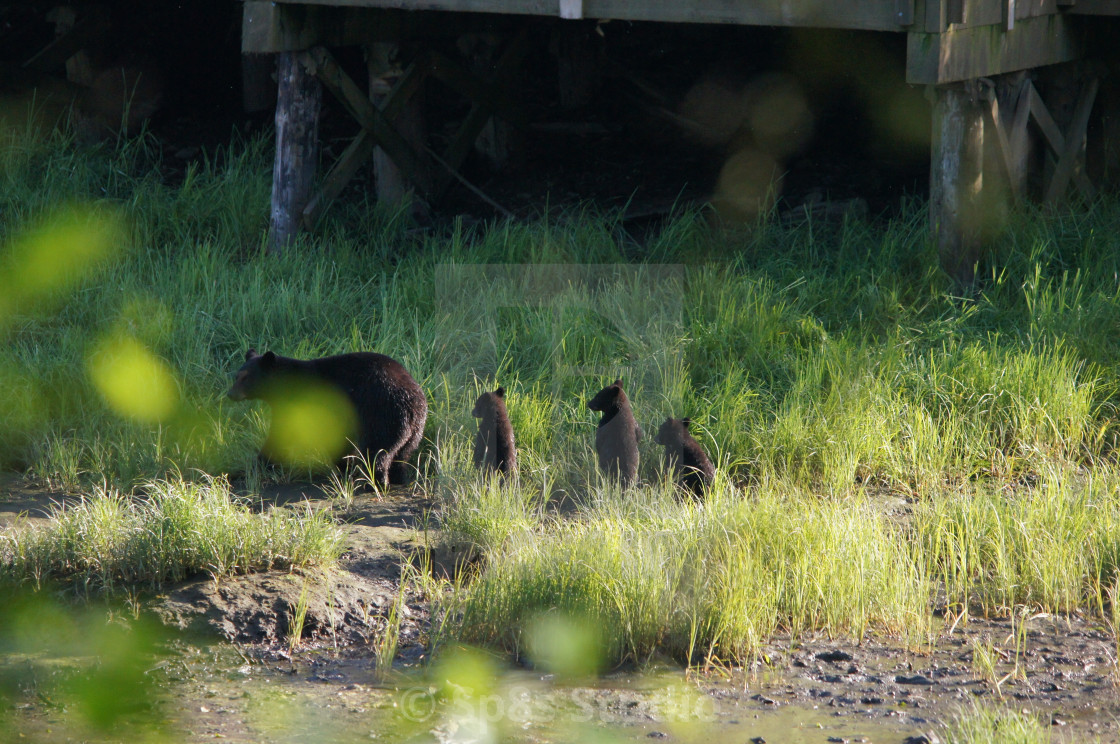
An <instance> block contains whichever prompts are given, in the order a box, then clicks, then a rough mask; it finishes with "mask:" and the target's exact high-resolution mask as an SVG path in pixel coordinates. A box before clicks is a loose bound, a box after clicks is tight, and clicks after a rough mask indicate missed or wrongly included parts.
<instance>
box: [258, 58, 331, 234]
mask: <svg viewBox="0 0 1120 744" xmlns="http://www.w3.org/2000/svg"><path fill="white" fill-rule="evenodd" d="M276 72H277V82H278V88H277V96H276V159H275V161H274V164H273V168H272V211H271V215H270V221H269V236H268V252H269V253H271V254H274V255H279V254H280V253H281V252H283V251H284V249H285V248H287V246H288V245H290V244H291V242H292V240H293V238H294V237H295V235H296V233H297V232H298V231H299V229H300V225H301V222H302V218H303V209H304V207H305V206H307V203H308V201H309V200H310V199H311V187H312V184H313V183H314V180H315V171H316V168H317V166H318V161H319V107H320V105H321V103H322V100H323V88H322V85H320V83H319V80H318V78H316V77H315V74H314V73H313V72H312V71H311V70H308V69H307V67H305V66H304V65H303V64H301V63H300V61H299V55H298V53H295V52H281V53H279V54H277V55H276Z"/></svg>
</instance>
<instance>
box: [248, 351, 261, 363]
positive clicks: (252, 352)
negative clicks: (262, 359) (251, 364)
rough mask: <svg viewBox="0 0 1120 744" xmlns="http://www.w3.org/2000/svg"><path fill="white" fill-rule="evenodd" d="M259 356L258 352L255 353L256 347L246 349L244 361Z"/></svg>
mask: <svg viewBox="0 0 1120 744" xmlns="http://www.w3.org/2000/svg"><path fill="white" fill-rule="evenodd" d="M259 356H260V354H258V353H257V350H256V349H249V350H248V351H246V352H245V361H246V362H248V361H250V360H252V359H256V358H257V357H259Z"/></svg>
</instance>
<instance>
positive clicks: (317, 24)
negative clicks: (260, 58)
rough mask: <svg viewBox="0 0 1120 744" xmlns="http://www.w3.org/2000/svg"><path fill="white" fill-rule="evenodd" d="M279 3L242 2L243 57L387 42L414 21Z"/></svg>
mask: <svg viewBox="0 0 1120 744" xmlns="http://www.w3.org/2000/svg"><path fill="white" fill-rule="evenodd" d="M328 5H330V6H332V7H324V6H323V5H318V4H315V3H306V4H300V5H281V4H279V3H274V2H267V1H264V0H246V2H245V4H244V8H243V9H242V14H241V51H242V53H243V54H275V53H277V52H291V51H298V50H303V49H310V48H311V47H313V46H315V45H317V44H322V45H324V46H347V45H351V44H363V43H368V42H373V41H392V40H396V39H399V38H401V37H402V36H405V35H408V34H411V33H412V32H414V30H415V28H416V27H417V26H418V23H419V19H417V18H415V17H412V16H410V15H409V14H407V13H401V12H397V11H379V10H375V9H372V8H371V9H366V8H359V7H333V6H341V5H348V3H346V2H331V3H328Z"/></svg>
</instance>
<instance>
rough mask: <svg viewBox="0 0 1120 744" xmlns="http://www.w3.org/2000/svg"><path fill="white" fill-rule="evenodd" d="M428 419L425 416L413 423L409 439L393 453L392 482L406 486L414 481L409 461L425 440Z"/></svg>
mask: <svg viewBox="0 0 1120 744" xmlns="http://www.w3.org/2000/svg"><path fill="white" fill-rule="evenodd" d="M427 418H428V417H427V415H426V414H425V415H422V416H420V417H419V418H418V419H417V420H416V421H414V422H412V425H411V426H410V427H409V429H408V430H409V435H408V439H406V440H405V441H404V443H403V444H401V446H400V447H399V448H398V449H397V451H396V452H394V453H393V464H392V466H391V467H390V469H389V481H390V482H392V483H397V484H406V483H409V482H410V481H411V480H412V478H411V468H409V466H408V461H409V459H411V458H412V455H413V454H415V452H416V450H418V449H419V448H420V440H421V439H423V438H424V424H425V423H426V421H427Z"/></svg>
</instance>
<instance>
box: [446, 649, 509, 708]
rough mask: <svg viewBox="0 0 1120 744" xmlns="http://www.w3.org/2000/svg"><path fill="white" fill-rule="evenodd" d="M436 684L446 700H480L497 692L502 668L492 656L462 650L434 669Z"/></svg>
mask: <svg viewBox="0 0 1120 744" xmlns="http://www.w3.org/2000/svg"><path fill="white" fill-rule="evenodd" d="M433 677H434V678H433V680H432V681H433V682H434V683H435V686H436V687H437V688H438V689H439V694H440V695H441V696H442V697H444V698H455V697H467V698H474V699H478V698H481V697H483V696H485V695H489V694H490V693H492V692H493V691H494V687H495V685H496V684H497V680H498V667H497V665H496V663H495V662H494V659H493V658H491V657H490V656H489V655H488V654H485V653H483V652H482V651H479V650H477V649H473V648H466V647H461V648H457V649H453V650H451V651H449V652H448V653H446V654H444V655H443V656H441V658H440V660H439V662H438V663H437V664H436V666H435V668H434V669H433Z"/></svg>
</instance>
